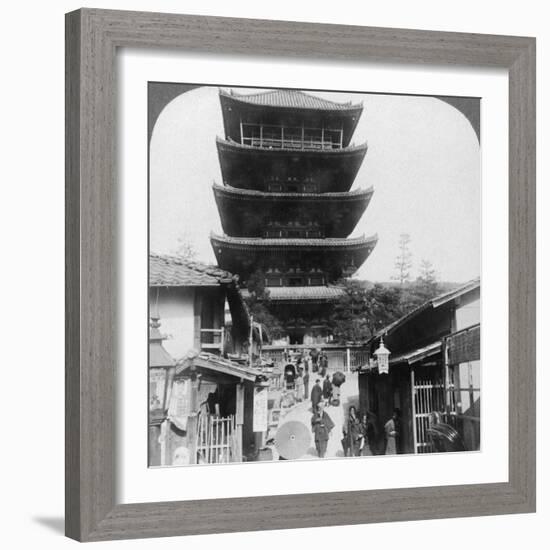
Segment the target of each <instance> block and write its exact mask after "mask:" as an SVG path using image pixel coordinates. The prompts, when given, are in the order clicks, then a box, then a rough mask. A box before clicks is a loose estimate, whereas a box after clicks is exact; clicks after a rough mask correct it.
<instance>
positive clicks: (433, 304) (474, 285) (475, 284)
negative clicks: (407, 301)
mask: <svg viewBox="0 0 550 550" xmlns="http://www.w3.org/2000/svg"><path fill="white" fill-rule="evenodd" d="M479 288H480V278H479V277H476V278H475V279H472V280H471V281H468V282H467V283H465V284H464V285H462V286H460V287H458V288H455V289H453V290H451V291H449V292H445V293H444V294H440V295H439V296H436V297H435V298H432V299H431V300H428V301H427V302H424V303H423V304H422V305H420V306H418V307H417V308H415V309H413V310H412V311H409V313H407V314H405V315H403V317H400V318H399V319H397V320H396V321H394V322H393V323H390V324H389V325H387V326H386V327H384V328H383V329H380V330H379V331H378V332H377V333H376V334H375V335H374V336H373V337H372V338H371V339H370V340H369V341H368V342H367V345H369V344H370V343H372V342H374V341H375V340H376V339H378V338H380V337H381V336H384V337H386V335H388V334H391V333H392V332H393V331H394V330H396V329H397V328H399V327H400V326H402V325H404V324H405V323H407V322H408V321H409V320H410V319H413V318H414V317H416V316H417V315H419V314H420V313H422V312H423V311H425V310H427V309H429V308H434V309H435V308H438V307H440V306H442V305H444V304H446V303H448V302H450V301H452V300H455V299H456V298H459V297H461V296H464V295H465V294H468V293H469V292H472V291H473V290H476V289H479Z"/></svg>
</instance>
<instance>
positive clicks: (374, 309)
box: [331, 279, 401, 343]
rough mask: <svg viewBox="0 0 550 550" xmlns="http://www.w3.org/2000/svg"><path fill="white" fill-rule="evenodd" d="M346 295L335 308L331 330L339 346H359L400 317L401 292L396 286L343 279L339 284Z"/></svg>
mask: <svg viewBox="0 0 550 550" xmlns="http://www.w3.org/2000/svg"><path fill="white" fill-rule="evenodd" d="M341 286H342V287H343V288H344V290H345V291H346V293H345V295H344V296H342V297H341V298H340V299H339V301H338V302H336V304H335V306H334V312H333V315H332V318H331V329H332V331H333V334H334V337H335V338H336V340H338V341H339V342H341V343H344V342H360V341H363V340H367V339H368V338H370V337H371V336H373V335H374V334H375V333H376V331H378V330H379V329H380V328H382V327H384V326H386V325H387V324H389V323H391V322H393V321H395V320H396V319H398V318H399V317H400V316H401V307H400V290H399V288H397V287H396V286H384V285H381V284H378V283H377V284H375V285H374V286H372V287H370V288H369V287H367V285H365V283H364V281H359V280H356V279H346V280H344V281H342V282H341Z"/></svg>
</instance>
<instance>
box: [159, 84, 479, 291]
mask: <svg viewBox="0 0 550 550" xmlns="http://www.w3.org/2000/svg"><path fill="white" fill-rule="evenodd" d="M241 91H242V90H241ZM250 91H252V90H250ZM315 95H318V96H320V97H325V98H327V99H331V100H333V101H342V102H344V101H350V100H352V101H353V102H358V101H363V106H364V109H363V114H362V116H361V118H360V120H359V123H358V125H357V128H356V130H355V133H354V136H353V139H352V143H353V142H354V143H356V144H358V143H362V142H364V141H368V144H369V149H368V151H367V154H366V156H365V159H364V161H363V164H362V166H361V169H360V170H359V173H358V174H357V177H356V179H355V182H354V184H353V187H352V189H356V188H358V187H361V188H366V187H369V186H371V185H373V186H374V195H373V197H372V200H371V202H370V204H369V206H368V208H367V210H366V211H365V213H364V215H363V217H362V218H361V220H360V221H359V223H358V224H357V227H356V229H355V231H354V232H353V233H352V235H351V236H359V235H361V234H366V235H372V234H374V233H378V244H377V246H376V247H375V249H374V251H373V252H372V254H371V255H370V256H369V258H368V259H367V260H366V262H365V263H364V264H363V266H362V267H361V268H360V269H359V270H358V272H357V274H356V277H360V278H364V279H369V280H371V281H388V280H390V278H391V277H392V275H394V274H395V268H394V263H395V257H396V256H397V253H398V248H397V244H398V240H399V235H400V234H401V233H409V234H410V236H411V245H410V249H411V252H412V254H413V270H412V272H413V276H416V274H417V268H418V266H419V264H420V261H421V260H422V259H427V260H429V261H431V262H432V263H433V265H434V267H435V269H436V271H437V273H438V276H439V277H440V278H441V279H442V280H445V281H454V282H462V281H467V280H469V279H472V278H474V277H477V276H478V275H479V272H480V271H479V270H480V227H481V226H480V206H481V205H480V190H481V189H480V177H481V176H480V151H479V142H478V140H477V137H476V135H475V132H474V130H473V128H472V127H471V125H470V123H469V122H468V121H467V120H466V118H465V117H464V116H463V115H462V114H461V113H459V112H458V111H457V110H456V109H455V108H454V107H451V106H450V105H448V104H446V103H444V102H442V101H440V100H437V99H435V98H430V97H414V96H390V95H377V94H349V93H331V92H315ZM216 135H218V136H221V137H223V121H222V115H221V109H220V103H219V98H218V88H215V87H203V88H198V89H195V90H192V91H190V92H186V93H185V94H182V95H181V96H178V97H177V98H176V99H174V100H173V101H171V102H170V103H169V104H168V105H167V106H166V107H165V109H164V110H163V111H162V113H161V114H160V116H159V118H158V120H157V123H156V125H155V127H154V130H153V134H152V138H151V150H150V216H151V217H150V241H151V242H150V248H151V251H153V252H161V253H169V252H174V249H175V248H176V246H177V239H178V237H183V238H185V239H186V240H189V241H191V242H192V243H193V245H194V247H195V249H196V250H197V253H198V258H197V259H200V260H202V261H205V262H208V263H215V257H214V254H213V252H212V248H211V246H210V242H209V238H208V237H209V234H210V231H214V232H216V233H221V232H222V230H221V224H220V220H219V215H218V211H217V208H216V203H215V201H214V196H213V193H212V182H213V181H216V182H218V183H221V182H222V180H221V173H220V168H219V162H218V156H217V151H216V144H215V137H216Z"/></svg>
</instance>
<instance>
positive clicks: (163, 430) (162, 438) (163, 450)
mask: <svg viewBox="0 0 550 550" xmlns="http://www.w3.org/2000/svg"><path fill="white" fill-rule="evenodd" d="M167 433H168V420H163V421H162V424H161V425H160V436H159V441H160V465H161V466H166V439H167Z"/></svg>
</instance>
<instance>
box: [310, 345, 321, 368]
mask: <svg viewBox="0 0 550 550" xmlns="http://www.w3.org/2000/svg"><path fill="white" fill-rule="evenodd" d="M320 351H321V350H320V349H319V348H314V349H312V350H311V351H310V352H309V355H310V357H311V372H317V371H318V370H319V368H318V361H319V353H320Z"/></svg>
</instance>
